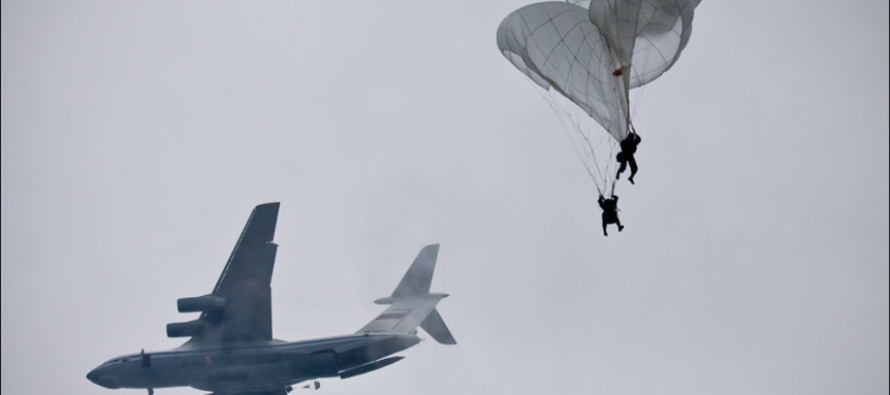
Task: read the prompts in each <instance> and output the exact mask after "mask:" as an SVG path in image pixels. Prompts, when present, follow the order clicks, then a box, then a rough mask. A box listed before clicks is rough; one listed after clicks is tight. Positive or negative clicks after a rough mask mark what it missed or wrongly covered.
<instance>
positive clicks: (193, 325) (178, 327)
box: [167, 320, 204, 337]
mask: <svg viewBox="0 0 890 395" xmlns="http://www.w3.org/2000/svg"><path fill="white" fill-rule="evenodd" d="M203 332H204V322H202V321H201V320H194V321H189V322H174V323H172V324H167V337H190V336H195V335H200V334H201V333H203Z"/></svg>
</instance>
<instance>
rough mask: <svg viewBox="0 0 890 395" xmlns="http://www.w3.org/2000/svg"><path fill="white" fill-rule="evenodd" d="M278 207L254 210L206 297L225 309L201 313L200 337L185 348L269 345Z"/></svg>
mask: <svg viewBox="0 0 890 395" xmlns="http://www.w3.org/2000/svg"><path fill="white" fill-rule="evenodd" d="M279 206H280V203H277V202H276V203H266V204H261V205H259V206H256V207H255V208H254V209H253V212H252V213H251V214H250V218H249V219H248V220H247V224H246V225H244V230H243V231H242V232H241V237H239V238H238V242H237V243H236V244H235V248H234V249H233V250H232V254H231V255H230V256H229V260H228V262H226V266H225V268H224V269H223V271H222V274H221V275H220V276H219V280H217V282H216V286H215V287H213V292H212V293H211V294H210V295H211V296H213V297H218V298H220V299H222V300H225V307H224V308H222V309H212V310H206V311H204V312H203V313H201V317H200V318H199V321H201V324H202V326H203V331H202V332H201V333H199V334H196V335H194V336H192V338H191V340H189V342H188V343H191V344H193V345H201V346H221V345H225V344H227V343H240V342H253V341H268V340H271V339H272V299H271V288H270V286H269V284H270V282H271V281H272V269H273V268H274V266H275V253H276V251H277V249H278V245H277V244H275V243H274V242H272V239H273V238H274V237H275V225H276V223H277V222H278V208H279ZM168 335H169V333H168ZM188 343H187V344H188ZM282 393H283V392H282ZM263 394H264V395H265V393H263ZM274 394H278V392H274Z"/></svg>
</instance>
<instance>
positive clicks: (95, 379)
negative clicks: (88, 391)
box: [87, 369, 99, 384]
mask: <svg viewBox="0 0 890 395" xmlns="http://www.w3.org/2000/svg"><path fill="white" fill-rule="evenodd" d="M87 380H89V381H92V382H93V383H94V384H99V373H98V372H96V369H93V370H91V371H90V372H89V373H87Z"/></svg>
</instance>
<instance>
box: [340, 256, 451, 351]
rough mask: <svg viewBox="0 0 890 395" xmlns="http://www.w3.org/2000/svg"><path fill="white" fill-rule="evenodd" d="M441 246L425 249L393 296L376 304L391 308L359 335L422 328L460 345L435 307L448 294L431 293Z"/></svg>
mask: <svg viewBox="0 0 890 395" xmlns="http://www.w3.org/2000/svg"><path fill="white" fill-rule="evenodd" d="M438 255H439V245H438V244H432V245H428V246H426V247H424V248H423V249H421V250H420V253H418V254H417V258H415V259H414V263H412V264H411V267H410V268H409V269H408V271H407V272H405V275H404V276H403V277H402V281H400V282H399V285H398V286H396V289H395V290H394V291H393V293H392V295H391V296H388V297H385V298H380V299H377V300H375V301H374V303H377V304H388V305H390V306H389V307H388V308H387V309H386V310H384V311H383V313H381V314H380V315H379V316H377V318H375V319H374V320H372V321H371V322H369V323H368V324H367V325H365V326H364V327H363V328H362V329H359V331H358V332H356V333H367V334H373V333H405V334H407V333H415V332H416V331H417V327H418V326H420V327H421V328H423V330H425V331H426V332H427V333H429V335H430V336H432V337H433V339H436V341H438V342H439V343H442V344H457V342H456V341H455V340H454V336H452V335H451V331H449V330H448V326H446V325H445V321H444V320H442V316H441V315H439V312H438V311H437V310H436V305H437V304H438V303H439V301H441V300H442V299H443V298H446V297H448V294H441V293H430V283H431V282H432V281H433V272H434V271H435V269H436V258H437V257H438Z"/></svg>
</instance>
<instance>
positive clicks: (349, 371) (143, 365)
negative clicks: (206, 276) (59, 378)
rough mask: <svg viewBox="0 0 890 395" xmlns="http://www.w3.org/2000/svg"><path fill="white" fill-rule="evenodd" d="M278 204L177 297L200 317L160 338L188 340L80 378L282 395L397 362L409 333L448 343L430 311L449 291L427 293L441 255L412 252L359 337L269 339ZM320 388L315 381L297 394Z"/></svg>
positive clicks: (435, 249)
mask: <svg viewBox="0 0 890 395" xmlns="http://www.w3.org/2000/svg"><path fill="white" fill-rule="evenodd" d="M278 207H279V203H267V204H261V205H259V206H256V208H254V209H253V212H252V213H251V214H250V218H249V219H248V220H247V224H246V225H245V226H244V230H243V231H242V232H241V237H240V238H239V239H238V242H237V243H236V244H235V248H234V250H233V251H232V254H231V255H230V256H229V260H228V262H227V263H226V266H225V268H224V269H223V271H222V274H221V275H220V277H219V280H218V281H217V282H216V286H215V287H213V292H211V293H209V294H207V295H204V296H198V297H193V298H182V299H179V300H177V303H176V304H177V308H178V310H179V311H180V312H182V313H188V312H200V313H201V315H200V317H199V318H198V319H196V320H193V321H189V322H183V323H171V324H167V336H168V337H171V338H176V337H189V338H190V339H189V340H188V341H186V342H185V343H184V344H183V345H182V346H180V347H177V348H174V349H172V350H168V351H158V352H145V351H144V350H143V351H142V352H139V353H135V354H128V355H124V356H120V357H117V358H113V359H111V360H109V361H107V362H105V363H103V364H101V365H99V366H98V367H96V368H95V369H93V370H92V371H91V372H89V373H88V374H87V379H89V380H90V381H92V382H93V383H96V384H97V385H100V386H102V387H105V388H112V389H116V388H138V389H147V390H148V393H149V395H152V394H153V393H154V389H156V388H168V387H193V388H196V389H199V390H203V391H210V392H211V394H212V395H284V394H287V393H288V392H291V390H292V389H293V388H294V387H293V386H294V385H297V384H298V383H301V382H306V381H310V380H317V379H320V378H329V377H340V378H341V379H346V378H350V377H355V376H358V375H360V374H364V373H368V372H370V371H373V370H377V369H380V368H382V367H385V366H388V365H390V364H392V363H395V362H398V361H399V360H401V359H403V358H404V357H402V356H392V355H393V354H395V353H398V352H400V351H402V350H405V349H407V348H409V347H412V346H414V345H415V344H417V343H419V342H420V338H419V337H418V336H417V327H418V326H419V327H421V328H423V329H424V330H425V331H426V332H427V333H428V334H429V335H430V336H431V337H432V338H433V339H435V340H436V341H438V342H439V343H442V344H456V342H455V340H454V337H453V336H452V335H451V332H450V331H449V330H448V327H447V326H446V325H445V322H444V321H443V320H442V317H441V316H440V315H439V313H438V311H436V304H437V303H439V301H440V300H442V298H445V297H447V296H448V295H447V294H442V293H430V292H429V291H430V282H431V281H432V278H433V270H434V269H435V265H436V258H437V256H438V253H439V245H438V244H433V245H429V246H426V247H424V248H423V249H421V250H420V253H419V254H418V255H417V258H416V259H415V260H414V263H412V264H411V267H410V268H409V269H408V271H407V272H406V273H405V275H404V277H403V278H402V280H401V281H400V282H399V284H398V286H396V289H395V291H393V293H392V295H390V296H388V297H384V298H380V299H377V300H375V301H374V303H377V304H383V305H389V307H387V308H386V310H384V311H383V313H381V314H380V315H378V316H377V317H376V318H374V319H373V320H372V321H371V322H369V323H368V324H367V325H365V326H364V327H362V328H361V329H359V330H358V331H357V332H355V333H353V334H349V335H343V336H334V337H327V338H321V339H314V340H304V341H297V342H287V341H283V340H278V339H275V338H273V337H272V301H271V288H270V286H269V284H270V282H271V280H272V269H273V267H274V265H275V254H276V250H277V247H278V245H277V244H275V243H273V242H272V239H273V238H274V235H275V225H276V223H277V221H278ZM307 387H308V388H315V389H318V388H319V382H318V381H314V382H313V383H310V384H309V385H305V386H304V388H307Z"/></svg>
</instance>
